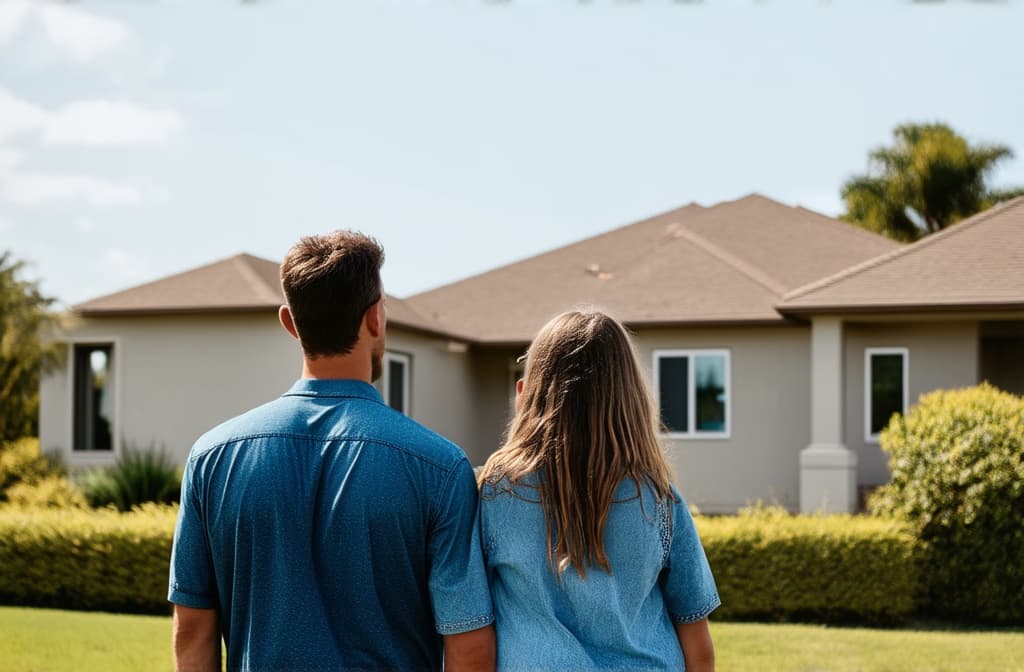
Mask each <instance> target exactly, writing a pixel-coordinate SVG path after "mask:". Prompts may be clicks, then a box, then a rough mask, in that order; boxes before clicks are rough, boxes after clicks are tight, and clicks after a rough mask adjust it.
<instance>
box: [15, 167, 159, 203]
mask: <svg viewBox="0 0 1024 672" xmlns="http://www.w3.org/2000/svg"><path fill="white" fill-rule="evenodd" d="M0 199H3V200H6V201H8V202H10V203H13V204H15V205H49V204H54V203H59V202H63V201H69V200H70V201H74V200H80V201H85V202H86V203H89V204H91V205H101V206H103V205H134V204H136V203H138V202H139V201H140V200H141V194H139V191H138V189H136V188H135V187H133V186H131V185H127V184H121V183H118V182H110V181H108V180H99V179H95V178H92V177H82V176H75V175H67V176H66V175H34V174H15V175H8V176H7V177H6V178H5V179H4V181H3V183H0Z"/></svg>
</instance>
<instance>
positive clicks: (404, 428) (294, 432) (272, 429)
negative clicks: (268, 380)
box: [190, 397, 466, 469]
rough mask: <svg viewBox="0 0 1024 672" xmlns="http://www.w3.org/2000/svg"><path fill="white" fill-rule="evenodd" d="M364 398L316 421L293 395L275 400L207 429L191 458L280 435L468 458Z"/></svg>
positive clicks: (446, 460) (448, 463)
mask: <svg viewBox="0 0 1024 672" xmlns="http://www.w3.org/2000/svg"><path fill="white" fill-rule="evenodd" d="M363 401H364V400H357V403H356V404H354V405H346V406H345V407H342V406H341V405H339V406H338V407H337V408H335V409H333V410H332V411H329V412H327V413H326V414H325V415H324V416H322V417H320V418H318V420H317V421H316V422H313V423H310V422H309V418H308V417H306V415H305V414H304V413H303V411H302V410H301V409H299V408H297V407H296V406H295V404H294V401H293V400H291V399H290V398H289V397H280V398H277V399H273V400H271V401H268V402H267V403H265V404H262V405H260V406H257V407H256V408H253V409H251V410H249V411H246V412H245V413H242V414H241V415H238V416H235V417H233V418H231V419H230V420H226V421H225V422H222V423H221V424H219V425H217V426H216V427H214V428H213V429H211V430H209V431H207V432H206V433H205V434H203V435H202V436H200V437H199V439H198V440H196V442H195V444H194V445H193V447H192V451H191V453H190V458H198V457H200V456H202V455H206V454H209V453H210V452H213V451H214V450H215V449H217V448H219V447H223V446H226V445H228V444H233V443H238V442H241V441H246V440H251V439H257V438H263V437H272V436H277V437H281V438H291V439H298V438H302V439H307V440H313V441H322V442H332V441H348V442H352V441H355V442H366V443H375V444H379V445H381V446H384V447H387V448H388V449H390V450H394V451H397V452H400V453H402V454H405V455H408V456H411V457H413V458H415V459H417V460H420V461H423V462H426V463H428V464H431V465H434V466H436V467H440V468H442V469H451V468H454V467H455V466H457V465H458V463H459V462H460V461H462V460H465V459H466V454H465V453H464V452H463V450H462V449H461V448H460V447H459V446H458V445H456V444H455V443H453V442H452V441H450V440H449V439H447V438H445V437H443V436H441V435H440V434H438V433H437V432H435V431H433V430H432V429H430V428H428V427H426V426H424V425H421V424H420V423H419V422H417V421H416V420H413V419H412V418H410V417H408V416H407V415H404V414H402V413H400V412H399V411H396V410H394V409H393V408H391V407H389V406H387V405H385V404H382V403H375V402H373V401H372V400H365V402H366V403H358V402H363Z"/></svg>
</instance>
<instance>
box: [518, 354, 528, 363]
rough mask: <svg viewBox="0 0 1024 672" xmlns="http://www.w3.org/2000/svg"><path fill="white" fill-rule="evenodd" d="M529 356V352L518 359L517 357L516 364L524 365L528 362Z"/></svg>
mask: <svg viewBox="0 0 1024 672" xmlns="http://www.w3.org/2000/svg"><path fill="white" fill-rule="evenodd" d="M529 354H530V353H528V352H524V353H523V354H521V355H519V356H518V357H516V364H522V363H523V362H525V361H526V357H527V356H528V355H529Z"/></svg>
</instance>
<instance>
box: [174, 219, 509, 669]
mask: <svg viewBox="0 0 1024 672" xmlns="http://www.w3.org/2000/svg"><path fill="white" fill-rule="evenodd" d="M383 260H384V252H383V250H382V249H381V248H380V246H379V245H378V244H377V242H376V241H374V240H373V239H372V238H368V237H367V236H364V235H362V234H359V233H354V232H347V231H340V232H337V233H333V234H329V235H324V236H313V237H308V238H303V239H302V240H301V241H300V242H299V243H298V244H296V245H295V246H294V247H293V248H292V249H291V250H290V251H289V252H288V256H287V257H286V258H285V261H284V263H283V264H282V265H281V283H282V286H283V288H284V293H285V297H286V299H287V305H286V306H282V307H281V309H280V313H279V317H280V320H281V324H282V325H283V326H284V328H285V329H287V330H288V332H289V333H290V334H292V336H294V337H296V338H297V339H298V340H299V343H300V345H301V347H302V352H303V369H302V378H301V379H300V380H299V381H298V382H296V383H295V385H294V386H292V388H291V389H290V390H289V391H288V392H287V393H286V394H285V395H284V396H282V397H281V398H279V399H277V400H274V401H271V402H270V403H268V404H265V405H263V406H260V407H259V408H256V409H253V410H251V411H249V412H248V413H245V414H244V415H241V416H239V417H237V418H235V419H233V420H230V421H228V422H227V423H225V424H223V425H221V426H219V427H217V428H215V429H213V430H212V431H210V432H208V433H207V434H206V435H204V436H203V437H201V438H200V439H199V441H198V442H196V444H195V446H194V447H193V448H192V452H191V454H190V455H189V459H188V462H187V464H186V467H185V474H184V478H183V480H182V492H181V509H180V513H179V516H178V524H177V528H176V529H175V533H174V550H173V553H172V557H171V573H170V589H169V595H168V599H169V600H170V601H171V602H173V603H174V605H175V607H174V653H175V664H176V666H177V669H178V670H179V671H180V672H184V671H186V670H188V671H191V670H197V671H198V670H204V671H205V670H219V669H220V663H221V654H220V639H221V636H222V635H223V638H224V641H225V643H226V645H227V662H228V668H229V669H240V670H275V671H276V670H346V669H348V670H355V669H358V670H378V669H400V670H406V669H439V668H440V667H441V664H442V653H443V657H444V667H445V669H446V670H462V669H489V668H493V666H494V629H493V627H492V626H491V625H490V624H491V623H492V621H493V616H492V610H491V602H490V593H489V591H488V588H487V582H486V576H485V570H484V566H483V561H482V558H481V552H480V545H479V531H478V527H477V520H478V518H477V516H478V513H477V492H476V484H475V481H474V479H473V471H472V469H471V467H470V465H469V462H468V461H467V459H466V456H465V455H464V454H463V453H462V451H461V450H460V449H459V448H458V447H457V446H455V445H454V444H452V443H450V442H448V441H446V440H445V439H442V438H441V437H439V436H438V435H436V434H434V433H433V432H431V431H429V430H427V429H426V428H424V427H422V426H421V425H419V424H417V423H416V422H414V421H412V420H411V419H409V418H407V417H405V416H404V415H402V414H400V413H398V412H396V411H394V410H392V409H391V408H389V407H388V406H387V405H385V404H384V402H383V401H382V399H381V397H380V395H379V394H378V393H377V391H376V390H375V389H374V388H373V387H372V386H371V385H370V382H371V381H372V380H375V379H376V378H377V377H379V376H380V374H381V369H382V361H383V356H384V330H385V321H386V316H385V299H384V294H383V291H382V289H381V281H380V267H381V264H382V263H383ZM240 347H244V345H242V346H240ZM197 382H199V381H197Z"/></svg>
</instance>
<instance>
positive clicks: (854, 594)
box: [696, 510, 920, 624]
mask: <svg viewBox="0 0 1024 672" xmlns="http://www.w3.org/2000/svg"><path fill="white" fill-rule="evenodd" d="M696 520H697V528H698V530H699V532H700V535H701V541H702V542H703V543H704V549H705V551H706V552H707V555H708V561H709V562H710V563H711V569H712V571H713V572H714V575H715V580H716V581H717V583H718V589H719V593H720V595H721V597H722V607H721V608H720V609H719V610H718V611H717V612H715V614H714V616H713V617H714V618H720V619H725V620H730V619H739V620H754V619H757V620H765V619H767V620H807V619H810V620H816V621H827V622H862V623H879V624H891V623H898V622H899V621H901V620H902V619H903V618H905V617H906V616H907V615H909V614H910V613H911V612H913V611H914V610H915V605H916V598H917V594H918V585H919V583H918V582H919V578H920V555H919V552H918V544H917V541H916V539H915V538H914V536H913V535H912V534H911V533H910V532H909V530H908V529H907V528H906V527H905V526H903V525H901V524H899V523H896V522H892V521H885V520H881V519H875V518H865V517H852V516H827V517H826V516H790V515H788V514H786V513H785V512H773V511H771V510H768V511H762V512H759V513H756V514H746V515H740V516H729V517H708V516H698V517H697V519H696Z"/></svg>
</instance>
